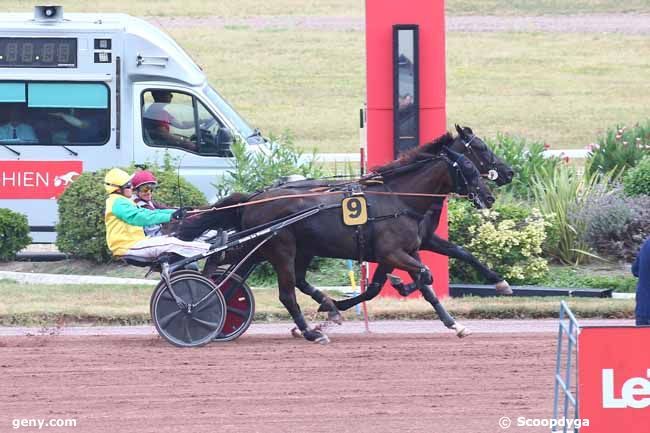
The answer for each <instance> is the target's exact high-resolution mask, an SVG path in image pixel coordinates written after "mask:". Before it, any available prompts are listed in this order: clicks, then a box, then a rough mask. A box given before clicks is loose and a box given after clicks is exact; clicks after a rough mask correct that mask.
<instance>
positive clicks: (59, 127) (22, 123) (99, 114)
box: [0, 82, 110, 145]
mask: <svg viewBox="0 0 650 433" xmlns="http://www.w3.org/2000/svg"><path fill="white" fill-rule="evenodd" d="M108 100H109V90H108V87H107V86H106V85H105V84H103V83H44V82H43V83H42V82H38V83H36V82H14V83H0V143H5V144H8V143H13V144H40V145H102V144H105V143H107V142H108V139H109V137H110V111H109V106H108Z"/></svg>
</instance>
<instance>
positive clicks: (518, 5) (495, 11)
mask: <svg viewBox="0 0 650 433" xmlns="http://www.w3.org/2000/svg"><path fill="white" fill-rule="evenodd" d="M54 3H56V4H59V5H62V6H63V7H64V8H65V10H66V11H69V12H94V11H101V12H125V13H129V14H131V15H136V16H206V15H216V16H225V17H247V16H262V15H297V16H353V17H362V16H363V15H364V13H365V1H363V0H324V1H319V0H274V1H268V2H260V1H258V0H222V1H205V0H185V1H179V0H131V1H126V0H115V1H110V0H58V1H56V2H54ZM34 4H36V3H30V2H25V1H24V0H4V1H3V2H2V8H3V10H5V11H12V12H20V11H30V10H31V9H32V6H33V5H34ZM445 9H446V12H447V14H449V15H543V14H547V15H549V14H553V15H563V14H579V13H606V12H617V13H620V12H649V11H650V4H648V1H647V0H627V1H625V2H623V3H621V2H620V1H614V0H575V1H557V0H534V1H533V0H446V1H445Z"/></svg>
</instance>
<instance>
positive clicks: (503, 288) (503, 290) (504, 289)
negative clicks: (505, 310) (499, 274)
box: [494, 280, 512, 295]
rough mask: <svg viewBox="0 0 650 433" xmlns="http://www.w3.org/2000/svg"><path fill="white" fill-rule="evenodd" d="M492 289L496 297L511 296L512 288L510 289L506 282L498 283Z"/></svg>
mask: <svg viewBox="0 0 650 433" xmlns="http://www.w3.org/2000/svg"><path fill="white" fill-rule="evenodd" d="M494 287H495V288H496V292H497V295H512V288H510V284H508V282H507V281H506V280H503V281H499V282H498V283H496V285H495V286H494Z"/></svg>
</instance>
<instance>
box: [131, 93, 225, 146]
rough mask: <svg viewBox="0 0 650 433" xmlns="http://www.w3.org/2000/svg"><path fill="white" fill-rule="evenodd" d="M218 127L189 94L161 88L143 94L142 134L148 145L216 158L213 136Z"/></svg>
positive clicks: (216, 121)
mask: <svg viewBox="0 0 650 433" xmlns="http://www.w3.org/2000/svg"><path fill="white" fill-rule="evenodd" d="M221 127H222V123H221V122H220V121H219V120H218V119H217V118H215V117H214V116H213V115H212V114H211V113H210V112H209V111H208V110H207V108H205V106H204V105H203V104H202V103H201V102H200V101H198V100H197V99H196V98H195V97H193V96H191V95H188V94H185V93H181V92H173V91H170V90H162V89H152V90H146V91H145V92H143V94H142V129H143V131H142V133H143V139H144V142H145V143H146V144H147V145H149V146H154V147H173V148H177V149H184V150H187V151H189V152H193V153H197V154H200V155H206V156H207V155H218V154H219V148H218V146H217V145H216V141H215V137H216V136H217V132H218V131H219V129H220V128H221ZM197 131H198V134H197Z"/></svg>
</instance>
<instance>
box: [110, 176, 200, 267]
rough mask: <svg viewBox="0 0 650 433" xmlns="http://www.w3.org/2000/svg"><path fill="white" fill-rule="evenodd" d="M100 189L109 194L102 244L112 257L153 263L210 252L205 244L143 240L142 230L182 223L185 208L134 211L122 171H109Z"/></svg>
mask: <svg viewBox="0 0 650 433" xmlns="http://www.w3.org/2000/svg"><path fill="white" fill-rule="evenodd" d="M104 188H105V190H106V192H107V193H108V194H109V196H108V198H107V199H106V210H105V212H104V223H105V224H106V243H107V244H108V248H109V249H110V250H111V252H112V253H113V256H116V257H121V256H127V255H128V256H132V257H139V258H144V259H148V260H152V261H153V260H154V259H156V258H157V257H159V256H160V255H162V254H164V253H175V254H178V255H181V256H183V257H192V256H195V255H197V254H200V253H203V252H206V251H208V250H209V249H210V246H211V245H210V244H209V243H206V242H187V241H182V240H180V239H177V238H175V237H173V236H156V237H147V236H146V235H145V233H144V230H143V227H144V226H149V225H152V224H164V223H168V222H169V221H171V220H172V219H182V218H183V215H184V214H185V212H186V211H187V210H188V208H181V209H177V210H174V209H157V210H150V209H146V208H142V207H138V206H137V205H136V204H135V203H134V202H133V201H132V200H131V196H132V195H133V186H132V185H131V176H130V175H129V174H128V173H127V172H125V171H124V170H122V169H119V168H113V169H111V170H109V171H108V172H107V173H106V176H105V178H104Z"/></svg>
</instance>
